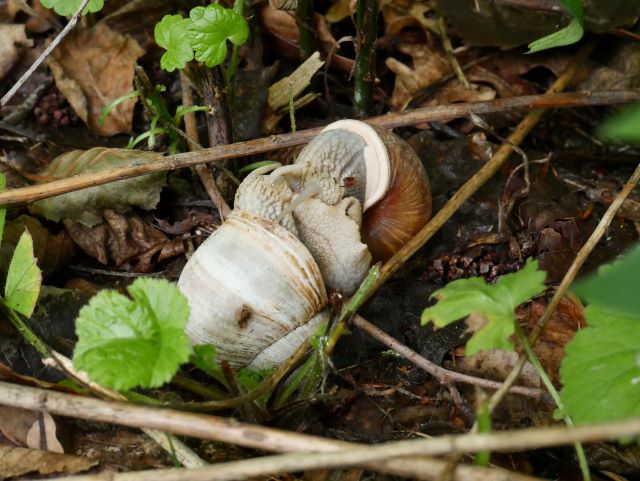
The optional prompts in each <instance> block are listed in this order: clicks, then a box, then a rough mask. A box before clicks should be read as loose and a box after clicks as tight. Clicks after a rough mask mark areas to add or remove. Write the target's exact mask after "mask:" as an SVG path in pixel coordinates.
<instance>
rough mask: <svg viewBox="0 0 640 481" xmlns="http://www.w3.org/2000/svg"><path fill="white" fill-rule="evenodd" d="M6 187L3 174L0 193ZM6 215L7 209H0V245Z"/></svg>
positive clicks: (0, 181)
mask: <svg viewBox="0 0 640 481" xmlns="http://www.w3.org/2000/svg"><path fill="white" fill-rule="evenodd" d="M6 186H7V178H6V177H5V176H4V174H0V192H2V191H3V190H4V189H5V188H6ZM6 215H7V209H6V208H4V207H0V244H2V236H3V234H4V218H5V216H6Z"/></svg>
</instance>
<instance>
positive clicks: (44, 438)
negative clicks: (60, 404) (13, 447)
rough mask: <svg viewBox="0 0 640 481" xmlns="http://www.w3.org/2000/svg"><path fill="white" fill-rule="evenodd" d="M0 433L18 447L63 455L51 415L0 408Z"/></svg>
mask: <svg viewBox="0 0 640 481" xmlns="http://www.w3.org/2000/svg"><path fill="white" fill-rule="evenodd" d="M0 432H2V434H4V435H5V436H6V437H7V438H8V439H10V440H11V441H13V442H14V443H16V444H17V445H19V446H22V447H27V448H32V449H41V450H43V451H51V452H54V453H63V452H64V450H63V449H62V445H61V444H60V441H58V439H57V437H56V422H55V421H54V420H53V417H51V414H49V413H47V412H40V411H29V410H27V409H20V408H14V407H11V406H0Z"/></svg>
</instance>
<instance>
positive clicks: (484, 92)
mask: <svg viewBox="0 0 640 481" xmlns="http://www.w3.org/2000/svg"><path fill="white" fill-rule="evenodd" d="M469 87H470V88H466V87H465V86H464V85H462V84H461V83H460V82H459V81H458V79H453V80H452V81H450V82H447V84H446V85H444V86H443V87H442V88H440V89H438V91H437V92H435V93H434V94H433V95H431V96H429V99H428V100H427V101H425V102H420V104H419V106H420V107H429V106H431V105H448V104H455V103H459V102H486V101H488V100H493V99H494V98H496V91H495V90H493V89H492V88H491V87H489V86H487V85H481V84H476V83H472V84H470V85H469Z"/></svg>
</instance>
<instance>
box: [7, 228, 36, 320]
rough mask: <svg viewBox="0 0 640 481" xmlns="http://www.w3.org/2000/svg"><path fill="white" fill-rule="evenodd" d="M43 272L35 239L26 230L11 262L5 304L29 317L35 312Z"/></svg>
mask: <svg viewBox="0 0 640 481" xmlns="http://www.w3.org/2000/svg"><path fill="white" fill-rule="evenodd" d="M41 283H42V274H41V273H40V269H38V266H37V265H36V259H35V257H34V256H33V239H32V238H31V234H29V231H27V230H25V231H24V233H23V234H22V236H21V237H20V240H19V241H18V245H17V246H16V249H15V251H14V252H13V257H12V258H11V263H10V264H9V271H8V272H7V283H6V284H5V286H4V304H5V305H6V306H7V307H9V308H11V309H13V310H14V311H16V312H19V313H20V314H22V315H23V316H26V317H29V316H31V313H32V312H33V308H34V307H35V306H36V301H37V300H38V293H39V292H40V284H41Z"/></svg>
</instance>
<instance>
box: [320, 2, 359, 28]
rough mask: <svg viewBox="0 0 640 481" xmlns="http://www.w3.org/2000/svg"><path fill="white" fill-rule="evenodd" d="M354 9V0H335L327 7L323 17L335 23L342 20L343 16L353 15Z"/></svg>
mask: <svg viewBox="0 0 640 481" xmlns="http://www.w3.org/2000/svg"><path fill="white" fill-rule="evenodd" d="M355 11H356V2H355V0H337V1H336V2H335V3H334V4H333V5H331V6H330V7H329V10H327V13H325V14H324V18H325V20H326V21H327V22H329V23H337V22H339V21H340V20H344V19H345V18H347V17H349V16H351V15H354V14H355Z"/></svg>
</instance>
